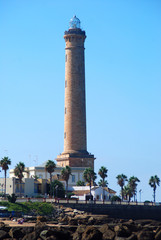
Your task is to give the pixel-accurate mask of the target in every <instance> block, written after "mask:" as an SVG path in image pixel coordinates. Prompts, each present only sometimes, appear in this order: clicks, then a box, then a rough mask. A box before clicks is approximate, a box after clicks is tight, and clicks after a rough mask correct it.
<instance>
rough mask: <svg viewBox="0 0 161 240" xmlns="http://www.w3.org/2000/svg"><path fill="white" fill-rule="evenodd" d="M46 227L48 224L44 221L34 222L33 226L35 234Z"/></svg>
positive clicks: (37, 234)
mask: <svg viewBox="0 0 161 240" xmlns="http://www.w3.org/2000/svg"><path fill="white" fill-rule="evenodd" d="M47 229H48V226H47V225H46V224H45V223H44V222H36V224H35V227H34V231H35V234H36V236H39V234H40V232H42V231H43V230H47Z"/></svg>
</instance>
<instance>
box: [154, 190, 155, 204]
mask: <svg viewBox="0 0 161 240" xmlns="http://www.w3.org/2000/svg"><path fill="white" fill-rule="evenodd" d="M154 202H155V188H154Z"/></svg>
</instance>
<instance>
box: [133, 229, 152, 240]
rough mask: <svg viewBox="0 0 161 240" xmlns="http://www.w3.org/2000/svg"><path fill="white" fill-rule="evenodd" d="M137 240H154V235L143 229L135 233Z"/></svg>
mask: <svg viewBox="0 0 161 240" xmlns="http://www.w3.org/2000/svg"><path fill="white" fill-rule="evenodd" d="M137 239H138V240H154V239H155V238H154V233H153V231H149V230H147V229H143V230H142V231H140V232H139V233H137Z"/></svg>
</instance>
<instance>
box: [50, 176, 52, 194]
mask: <svg viewBox="0 0 161 240" xmlns="http://www.w3.org/2000/svg"><path fill="white" fill-rule="evenodd" d="M51 183H52V175H51V173H50V197H51V195H52V189H51Z"/></svg>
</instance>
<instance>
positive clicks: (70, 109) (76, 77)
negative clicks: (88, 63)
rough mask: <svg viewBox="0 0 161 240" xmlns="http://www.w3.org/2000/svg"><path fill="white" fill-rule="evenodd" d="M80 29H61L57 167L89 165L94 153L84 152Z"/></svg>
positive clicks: (92, 161) (82, 69) (83, 73)
mask: <svg viewBox="0 0 161 240" xmlns="http://www.w3.org/2000/svg"><path fill="white" fill-rule="evenodd" d="M85 38H86V35H85V32H84V31H82V30H81V29H74V30H71V29H69V30H68V31H66V32H65V35H64V39H65V43H66V48H65V109H64V152H63V153H62V154H61V155H59V156H57V159H56V160H57V162H58V165H59V166H66V165H68V166H71V167H82V166H83V167H92V168H93V169H94V159H95V158H94V156H93V155H91V154H89V153H88V152H87V139H86V99H85V64H84V41H85Z"/></svg>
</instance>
